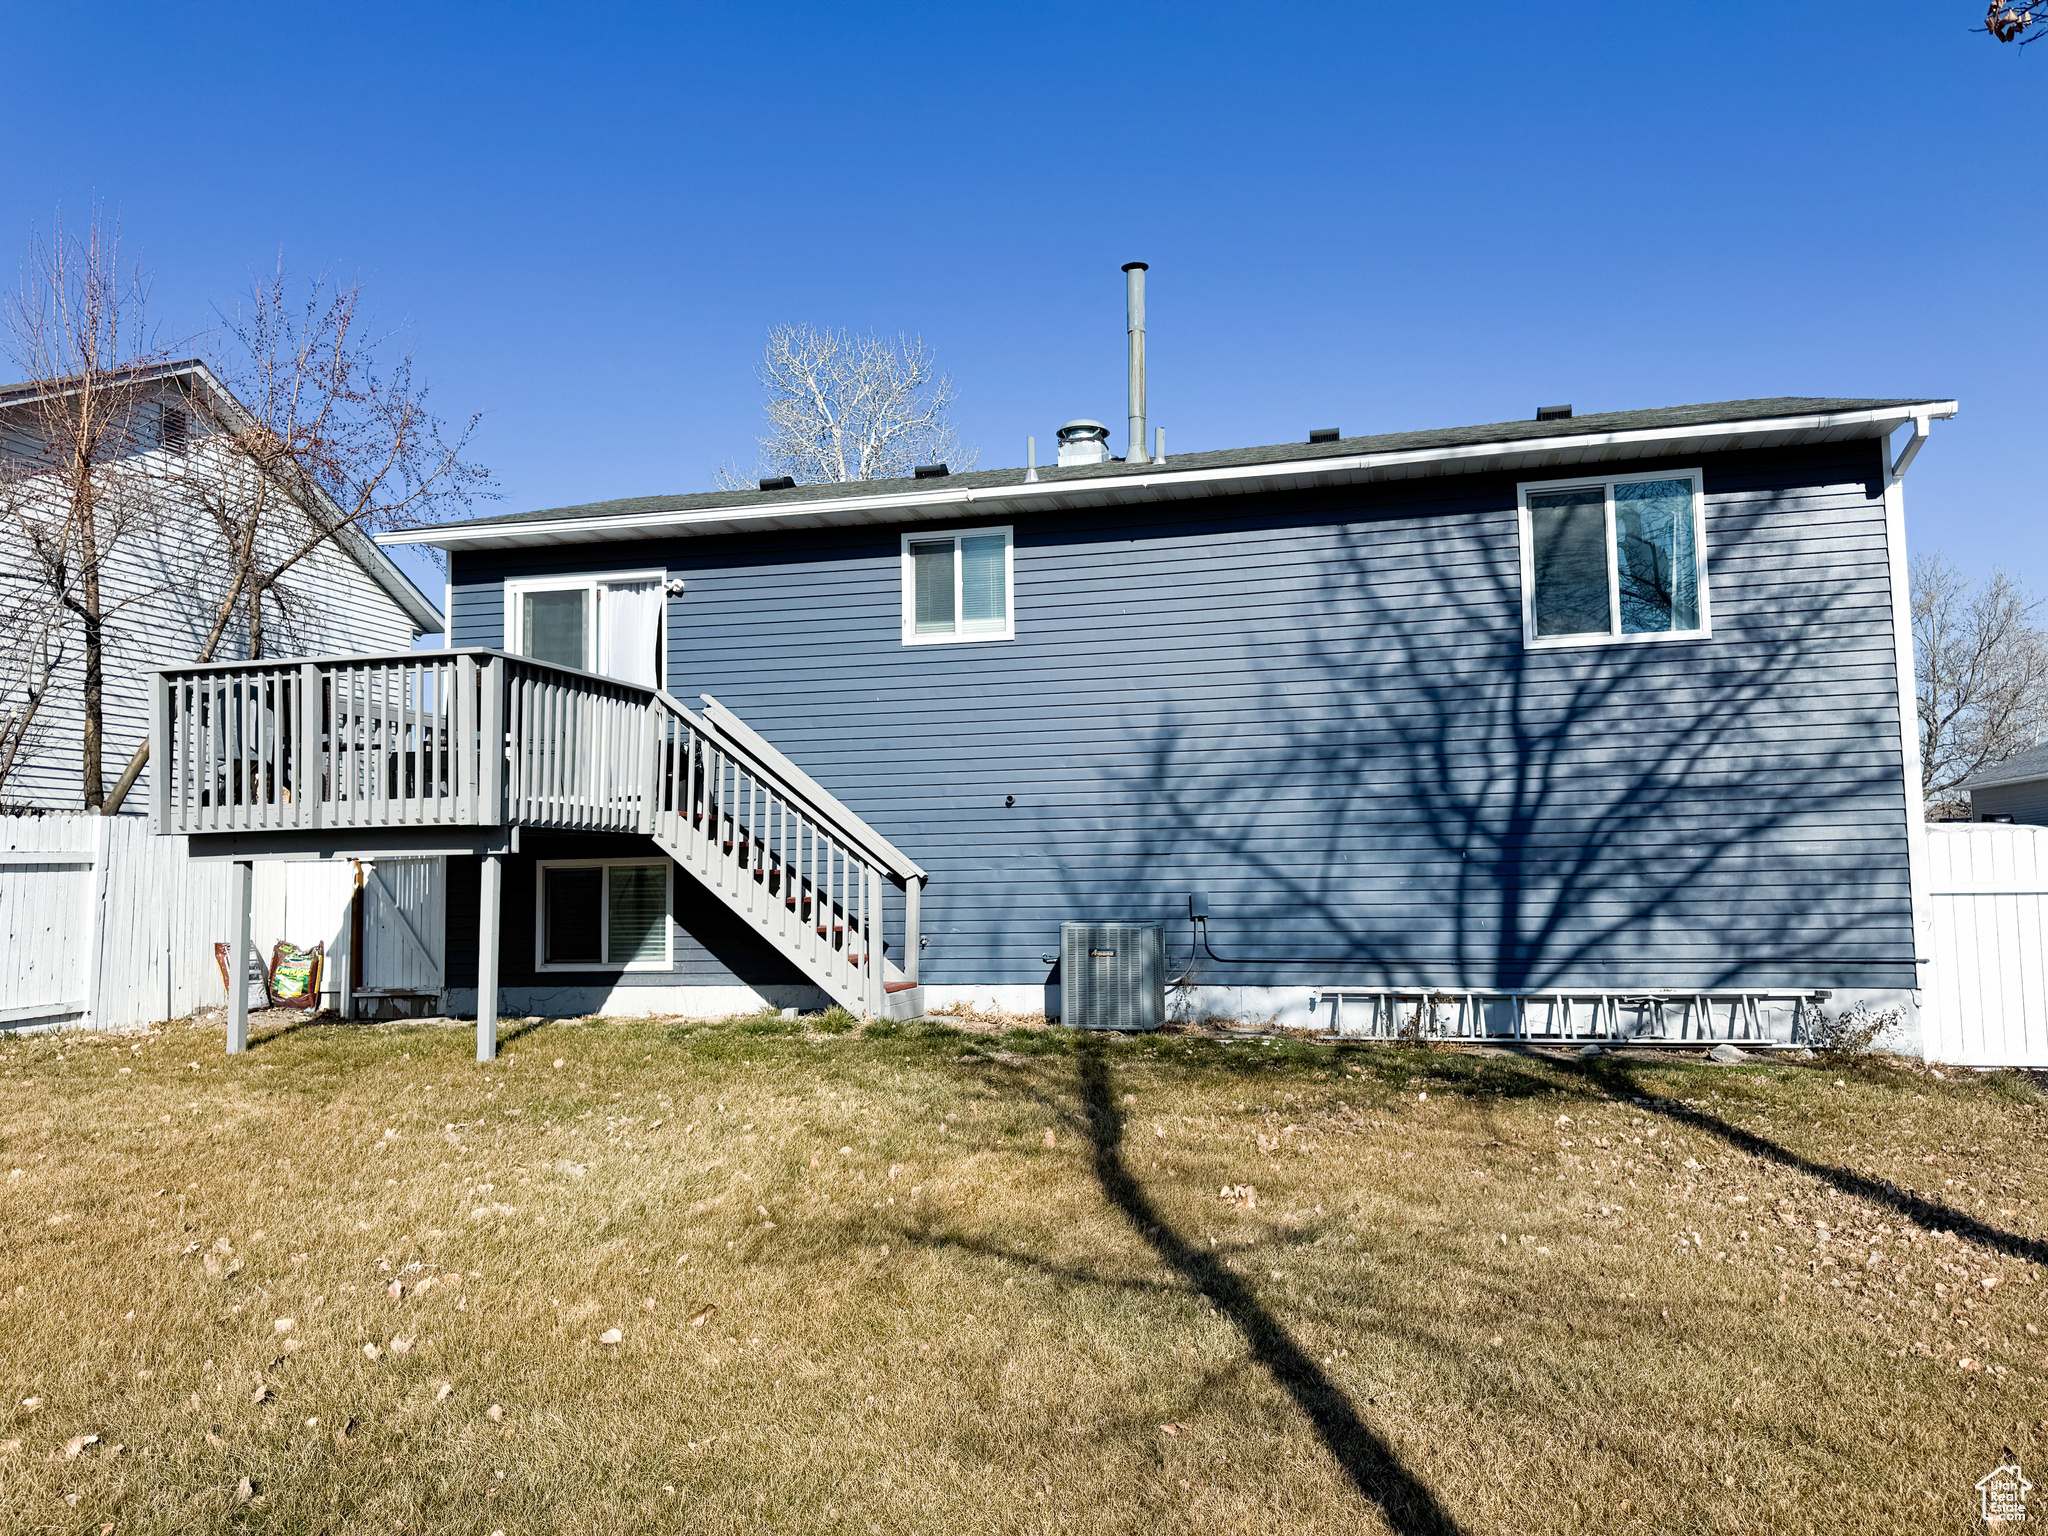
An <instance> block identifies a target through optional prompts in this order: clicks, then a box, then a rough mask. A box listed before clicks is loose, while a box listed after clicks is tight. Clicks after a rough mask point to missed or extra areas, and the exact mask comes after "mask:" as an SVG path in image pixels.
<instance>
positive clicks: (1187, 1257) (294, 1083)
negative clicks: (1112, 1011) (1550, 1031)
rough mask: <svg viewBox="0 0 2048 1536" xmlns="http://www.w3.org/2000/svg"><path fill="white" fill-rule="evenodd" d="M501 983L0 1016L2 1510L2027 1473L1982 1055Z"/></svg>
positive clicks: (1104, 1518)
mask: <svg viewBox="0 0 2048 1536" xmlns="http://www.w3.org/2000/svg"><path fill="white" fill-rule="evenodd" d="M826 1024H827V1025H828V1026H829V1024H830V1021H826ZM510 1033H511V1038H510V1040H509V1043H508V1045H507V1047H506V1049H505V1053H504V1058H503V1060H502V1061H501V1062H500V1063H498V1064H497V1065H494V1066H491V1067H487V1068H479V1067H478V1066H477V1065H476V1064H475V1063H474V1062H473V1061H472V1060H471V1059H470V1058H471V1054H472V1047H471V1040H470V1037H469V1036H468V1034H467V1033H465V1032H463V1031H461V1030H459V1029H450V1028H447V1027H444V1026H439V1025H403V1026H379V1027H367V1026H352V1027H342V1026H325V1027H320V1026H302V1027H298V1028H295V1029H288V1030H284V1031H282V1032H277V1033H272V1034H269V1035H267V1036H265V1035H262V1034H260V1033H259V1038H258V1043H257V1046H256V1048H255V1049H254V1050H253V1051H252V1052H251V1053H250V1054H249V1055H248V1056H247V1057H245V1058H242V1059H239V1060H233V1061H230V1060H226V1059H224V1058H223V1057H222V1055H221V1054H220V1037H219V1033H218V1029H217V1028H214V1029H208V1028H203V1027H201V1026H198V1025H183V1024H181V1025H173V1026H169V1027H166V1028H165V1029H163V1030H161V1031H159V1032H157V1033H154V1034H152V1035H150V1036H148V1037H146V1038H140V1039H138V1038H136V1037H133V1036H130V1037H121V1038H112V1039H93V1038H87V1037H82V1036H78V1035H68V1036H40V1037H35V1038H25V1039H15V1040H12V1041H9V1042H7V1043H5V1044H0V1074H4V1075H0V1179H4V1183H5V1194H4V1196H0V1234H4V1239H5V1249H4V1252H5V1272H4V1285H0V1291H4V1295H0V1391H4V1400H0V1529H4V1530H6V1531H9V1532H30V1531H65V1532H88V1533H89V1532H106V1533H114V1532H121V1533H139V1532H163V1531H197V1530H205V1531H213V1530H251V1531H293V1532H298V1531H306V1532H312V1531H321V1532H406V1533H429V1532H461V1533H475V1536H489V1533H491V1532H493V1531H502V1532H504V1533H506V1536H521V1533H529V1532H545V1531H567V1532H620V1531H636V1530H663V1531H667V1530H703V1531H719V1532H723V1531H732V1530H740V1529H764V1530H777V1531H847V1532H870V1531H886V1532H935V1533H936V1532H949V1533H950V1532H982V1531H987V1532H997V1531H1002V1532H1011V1531H1015V1532H1027V1531H1042V1532H1055V1531H1057V1532H1096V1531H1152V1530H1172V1531H1181V1530H1186V1531H1201V1532H1208V1531H1231V1532H1238V1531H1242V1532H1261V1533H1267V1532H1287V1533H1290V1536H1294V1533H1308V1532H1331V1533H1336V1532H1343V1533H1353V1532H1370V1531H1381V1530H1395V1531H1403V1532H1439V1531H1471V1532H1482V1531H1483V1532H1508V1531H1587V1532H1595V1531H1597V1532H1616V1531H1658V1532H1669V1531H1708V1530H1713V1531H1743V1532H1751V1531H1765V1530H1770V1531H1805V1530H1814V1531H1823V1530H1825V1531H1837V1530H1871V1531H1894V1530H1911V1531H1914V1532H1916V1533H1917V1532H1936V1531H1950V1530H1953V1531H1961V1530H1965V1529H1970V1528H1973V1527H1974V1525H1975V1519H1974V1515H1975V1497H1974V1495H1973V1494H1972V1492H1971V1484H1972V1483H1973V1482H1974V1481H1975V1480H1976V1479H1977V1478H1978V1477H1979V1476H1981V1475H1982V1474H1983V1473H1985V1472H1987V1471H1989V1470H1990V1469H1991V1468H1992V1467H1993V1466H1994V1465H1996V1464H1997V1463H1998V1462H1999V1461H2000V1460H2009V1459H2012V1457H2014V1456H2017V1457H2018V1458H2019V1459H2020V1461H2021V1463H2022V1465H2023V1466H2024V1467H2025V1468H2026V1469H2027V1471H2028V1472H2029V1474H2030V1475H2031V1476H2032V1477H2033V1479H2034V1480H2035V1481H2036V1482H2037V1483H2040V1484H2042V1485H2043V1486H2048V1476H2044V1474H2048V1390H2044V1384H2043V1378H2044V1375H2048V1355H2044V1350H2048V1338H2044V1337H2043V1336H2042V1335H2041V1334H2040V1333H2037V1332H2036V1329H2037V1328H2039V1327H2042V1326H2048V1323H2044V1318H2048V1306H2044V1305H2043V1303H2044V1301H2048V1286H2044V1285H2041V1284H2038V1283H2037V1282H2038V1281H2039V1280H2040V1277H2041V1273H2042V1267H2041V1266H2042V1262H2043V1260H2044V1259H2048V1224H2044V1215H2048V1169H2044V1142H2043V1129H2044V1124H2048V1117H2044V1100H2043V1097H2042V1095H2041V1093H2040V1092H2039V1091H2038V1090H2037V1088H2036V1087H2034V1086H2032V1085H2030V1084H2028V1083H2026V1082H2024V1081H2021V1080H2019V1079H2016V1078H2010V1077H2007V1078H1996V1079H1983V1078H1975V1077H1972V1078H1968V1079H1966V1080H1959V1079H1958V1077H1957V1076H1955V1075H1954V1074H1951V1076H1950V1077H1949V1078H1948V1080H1946V1081H1939V1080H1936V1079H1934V1078H1933V1077H1932V1076H1930V1075H1928V1074H1925V1073H1923V1072H1918V1071H1912V1070H1908V1069H1905V1068H1902V1067H1898V1066H1885V1065H1880V1064H1873V1065H1868V1066H1862V1067H1858V1068H1853V1069H1843V1068H1837V1067H1825V1066H1798V1065H1793V1064H1791V1063H1770V1064H1763V1065H1757V1066H1753V1067H1732V1068H1714V1067H1709V1066H1706V1065H1703V1064H1693V1063H1684V1062H1678V1061H1673V1060H1661V1059H1647V1058H1646V1059H1627V1058H1617V1057H1608V1058H1604V1059H1602V1060H1600V1061H1597V1062H1582V1061H1580V1060H1578V1059H1576V1058H1565V1057H1554V1058H1545V1057H1535V1056H1526V1055H1521V1056H1518V1055H1507V1054H1477V1053H1470V1052H1458V1051H1451V1050H1442V1051H1425V1050H1412V1049H1402V1048H1398V1047H1379V1048H1370V1047H1356V1048H1353V1047H1333V1046H1328V1045H1313V1044H1308V1043H1291V1042H1279V1043H1219V1042H1215V1041H1210V1040H1202V1039H1192V1038H1188V1037H1185V1036H1182V1037H1174V1036H1159V1037H1154V1038H1152V1039H1148V1040H1143V1041H1121V1040H1118V1041H1104V1040H1094V1039H1077V1038H1075V1037H1073V1036H1070V1035H1066V1034H1063V1033H1060V1032H1057V1031H1045V1030H1029V1029H1011V1030H993V1029H981V1030H976V1029H972V1028H969V1029H958V1028H953V1027H950V1026H938V1025H919V1026H910V1027H903V1028H895V1029H891V1028H888V1027H886V1026H878V1027H875V1028H870V1029H868V1030H866V1031H864V1032H862V1031H845V1030H843V1029H842V1030H840V1031H839V1032H834V1031H833V1030H832V1029H831V1028H830V1027H821V1026H820V1023H819V1021H807V1022H805V1023H802V1024H795V1025H791V1024H784V1023H782V1022H781V1021H779V1020H773V1019H766V1020H737V1021H733V1022H731V1023H728V1024H723V1025H714V1026H691V1025H677V1024H673V1023H666V1022H662V1021H645V1020H638V1021H618V1020H603V1021H600V1020H592V1021H586V1022H582V1023H548V1024H540V1025H532V1026H526V1027H524V1028H523V1029H522V1028H518V1027H515V1028H514V1029H513V1030H512V1031H511V1032H510ZM714 1309H715V1310H714ZM614 1338H615V1339H616V1340H617V1342H607V1340H611V1339H614ZM95 1436H96V1437H97V1438H96V1439H95V1438H92V1437H95ZM2038 1497H2040V1496H2039V1495H2037V1498H2038Z"/></svg>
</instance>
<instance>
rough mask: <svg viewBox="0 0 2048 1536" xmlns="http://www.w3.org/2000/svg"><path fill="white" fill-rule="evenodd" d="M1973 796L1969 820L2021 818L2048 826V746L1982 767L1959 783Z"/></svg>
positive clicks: (2038, 824) (2036, 824) (1959, 787)
mask: <svg viewBox="0 0 2048 1536" xmlns="http://www.w3.org/2000/svg"><path fill="white" fill-rule="evenodd" d="M1956 788H1957V789H1959V790H1966V791H1968V792H1969V796H1970V820H1972V821H2018V822H2030V823H2032V824H2033V825H2035V826H2048V746H2040V747H2029V748H2028V749H2027V750H2026V751H2024V752H2022V753H2020V754H2019V755H2018V756H2017V757H2008V758H2007V759H2006V760H2005V761H2004V762H2002V763H1993V764H1992V765H1991V766H1990V767H1989V768H1980V769H1979V770H1978V771H1977V772H1975V773H1973V774H1971V775H1970V776H1969V777H1968V778H1967V779H1964V780H1963V781H1962V782H1961V783H1960V784H1958V785H1956Z"/></svg>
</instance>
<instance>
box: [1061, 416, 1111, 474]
mask: <svg viewBox="0 0 2048 1536" xmlns="http://www.w3.org/2000/svg"><path fill="white" fill-rule="evenodd" d="M1059 437H1060V467H1061V468H1062V469H1064V468H1065V467H1066V466H1067V465H1069V464H1106V463H1108V462H1109V428H1107V427H1105V426H1104V425H1103V424H1102V423H1101V422H1099V421H1090V420H1088V418H1087V417H1085V416H1082V417H1077V418H1076V419H1075V420H1073V421H1070V422H1068V423H1067V424H1066V425H1065V426H1064V427H1061V428H1060V432H1059Z"/></svg>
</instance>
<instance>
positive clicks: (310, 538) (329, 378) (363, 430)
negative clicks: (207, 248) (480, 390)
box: [183, 264, 491, 661]
mask: <svg viewBox="0 0 2048 1536" xmlns="http://www.w3.org/2000/svg"><path fill="white" fill-rule="evenodd" d="M224 334H225V343H224V346H223V349H222V352H223V355H222V356H221V357H220V358H219V359H218V360H217V363H216V368H217V371H218V372H219V373H220V374H221V376H222V378H223V379H224V380H225V381H226V382H227V383H228V385H229V388H230V391H231V396H232V398H227V399H222V400H207V401H199V402H197V405H198V408H199V412H200V415H201V418H202V421H203V425H204V434H203V442H201V443H200V444H199V445H198V447H197V449H196V450H195V452H194V453H193V455H192V457H191V459H190V461H189V463H188V465H187V467H186V469H185V471H184V475H183V479H184V482H185V485H186V486H187V488H188V490H189V491H190V492H191V493H192V494H193V495H194V496H195V497H196V499H197V500H198V502H199V503H200V505H201V506H203V507H204V508H205V510H206V512H207V514H208V516H209V517H210V518H211V519H212V521H213V524H214V527H215V530H216V531H217V532H218V534H219V535H220V539H221V546H222V550H223V551H224V558H225V566H224V569H223V571H222V573H221V589H220V591H219V593H218V603H217V607H216V611H215V615H214V621H213V625H212V628H211V630H210V632H209V633H208V635H207V637H206V640H205V642H204V644H203V646H202V647H201V652H200V656H199V659H200V660H202V661H204V660H210V659H211V658H212V655H213V653H214V651H215V649H216V648H217V647H218V646H219V645H220V644H221V642H222V639H223V637H224V636H225V635H226V634H227V633H228V632H229V630H230V628H231V627H232V626H234V624H235V621H236V620H237V619H238V618H239V620H240V630H241V633H242V635H243V636H244V637H245V639H246V642H247V654H248V655H249V656H251V657H260V656H262V655H263V654H264V652H265V648H266V643H267V641H266V632H267V627H268V619H267V615H269V614H271V613H275V615H276V616H277V618H278V619H279V620H280V622H283V623H284V624H286V626H287V633H288V634H289V632H290V629H291V627H292V624H293V615H294V614H295V613H297V612H298V611H299V605H298V600H297V599H296V598H295V597H294V596H293V595H292V594H291V593H290V592H289V591H288V589H287V588H286V587H285V586H284V581H285V578H286V577H287V576H289V575H290V574H291V572H292V571H293V570H294V569H296V568H297V567H298V566H299V564H300V563H301V562H302V561H304V560H306V559H308V558H309V557H311V556H312V555H313V554H314V553H315V552H316V551H317V550H319V549H320V548H321V547H322V546H323V545H327V544H339V543H340V542H341V541H342V540H343V539H345V538H346V537H347V536H348V535H349V534H350V533H351V532H355V533H361V534H366V535H367V534H370V533H373V532H375V531H377V530H379V529H384V528H404V527H415V526H418V525H420V524H422V523H430V522H435V521H438V520H440V519H441V518H444V517H446V516H448V515H450V514H452V513H455V512H460V511H462V510H464V509H466V508H468V507H469V506H470V505H472V504H473V502H474V501H475V500H476V499H477V498H478V497H481V496H488V495H490V494H491V492H490V490H489V486H490V475H489V472H488V471H487V470H485V469H484V468H483V467H482V466H481V465H478V464H474V463H471V462H470V461H469V460H467V459H465V458H464V457H463V455H464V453H465V451H466V450H467V448H468V446H469V440H470V438H471V436H472V434H473V433H474V432H475V430H476V426H477V422H478V419H479V418H477V417H475V416H472V417H470V419H469V420H468V421H467V422H466V423H465V424H463V425H462V426H461V427H460V429H459V430H451V429H450V428H449V427H448V425H447V424H446V423H445V422H443V421H442V420H441V418H440V417H438V416H436V415H435V414H434V413H433V411H432V410H431V409H430V408H429V406H428V390H427V387H426V386H425V385H424V384H422V383H420V382H419V381H418V379H417V378H416V377H415V375H414V371H413V356H412V353H411V352H410V351H408V350H403V349H401V348H399V347H398V346H397V342H396V339H395V338H394V337H392V336H390V335H379V334H371V333H369V332H368V329H367V327H366V325H365V323H364V317H363V313H362V288H361V285H360V284H357V283H348V284H337V283H332V282H329V281H328V280H326V279H324V278H323V279H316V280H315V281H314V282H312V283H311V284H309V285H307V287H306V288H305V289H304V291H303V293H301V294H299V295H298V296H297V297H295V296H294V291H293V285H292V283H291V282H290V279H289V278H288V276H287V274H286V272H285V270H284V268H283V266H282V265H281V264H280V266H279V267H278V269H277V270H276V271H275V272H274V273H272V274H271V275H270V276H269V277H267V278H265V279H263V280H261V281H259V282H258V283H257V284H256V285H255V286H254V288H253V289H252V291H251V293H250V294H249V295H248V297H247V298H246V300H245V302H244V304H243V307H242V308H241V310H240V311H239V312H238V313H237V314H236V315H234V316H232V317H229V318H227V319H226V321H225V325H224Z"/></svg>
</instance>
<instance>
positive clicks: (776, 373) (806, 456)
mask: <svg viewBox="0 0 2048 1536" xmlns="http://www.w3.org/2000/svg"><path fill="white" fill-rule="evenodd" d="M761 385H762V388H764V389H765V390H766V391H767V392H768V406H767V409H768V435H767V436H766V437H763V438H761V439H760V440H759V441H760V448H761V454H760V477H767V476H776V475H788V476H790V477H791V478H792V479H794V480H795V481H796V482H797V483H798V484H800V485H818V484H834V483H839V482H843V481H848V480H895V479H901V478H903V477H906V476H908V475H909V474H910V472H911V470H912V469H913V468H915V467H916V466H917V465H919V464H946V465H949V466H951V467H952V468H953V469H956V470H958V469H969V468H972V467H973V465H974V461H975V460H976V459H977V458H978V457H979V456H980V450H979V449H975V448H963V447H962V446H961V445H960V440H959V438H958V436H957V435H956V434H955V432H954V430H953V425H952V423H951V421H949V420H948V419H947V412H948V411H949V409H950V408H951V406H952V404H953V395H954V392H953V380H952V378H951V376H950V375H947V374H943V373H940V372H939V371H938V364H937V363H936V362H935V361H934V360H933V358H932V354H931V351H930V349H929V348H927V347H926V346H925V344H924V342H923V340H922V339H921V338H918V337H911V336H900V335H899V336H897V337H894V338H893V339H892V338H889V337H883V336H849V335H848V334H847V333H846V332H845V331H843V330H842V331H821V330H818V329H816V328H814V327H812V326H808V325H780V326H777V327H776V328H775V329H774V330H772V331H770V332H769V333H768V346H767V349H766V351H765V352H764V353H763V355H762V358H761ZM718 480H719V483H720V484H721V485H723V486H725V487H727V488H728V489H735V490H752V489H753V485H754V482H753V481H752V480H749V479H747V478H746V477H744V476H743V475H741V474H740V473H738V472H737V471H736V470H732V469H723V468H722V469H720V470H719V472H718Z"/></svg>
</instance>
